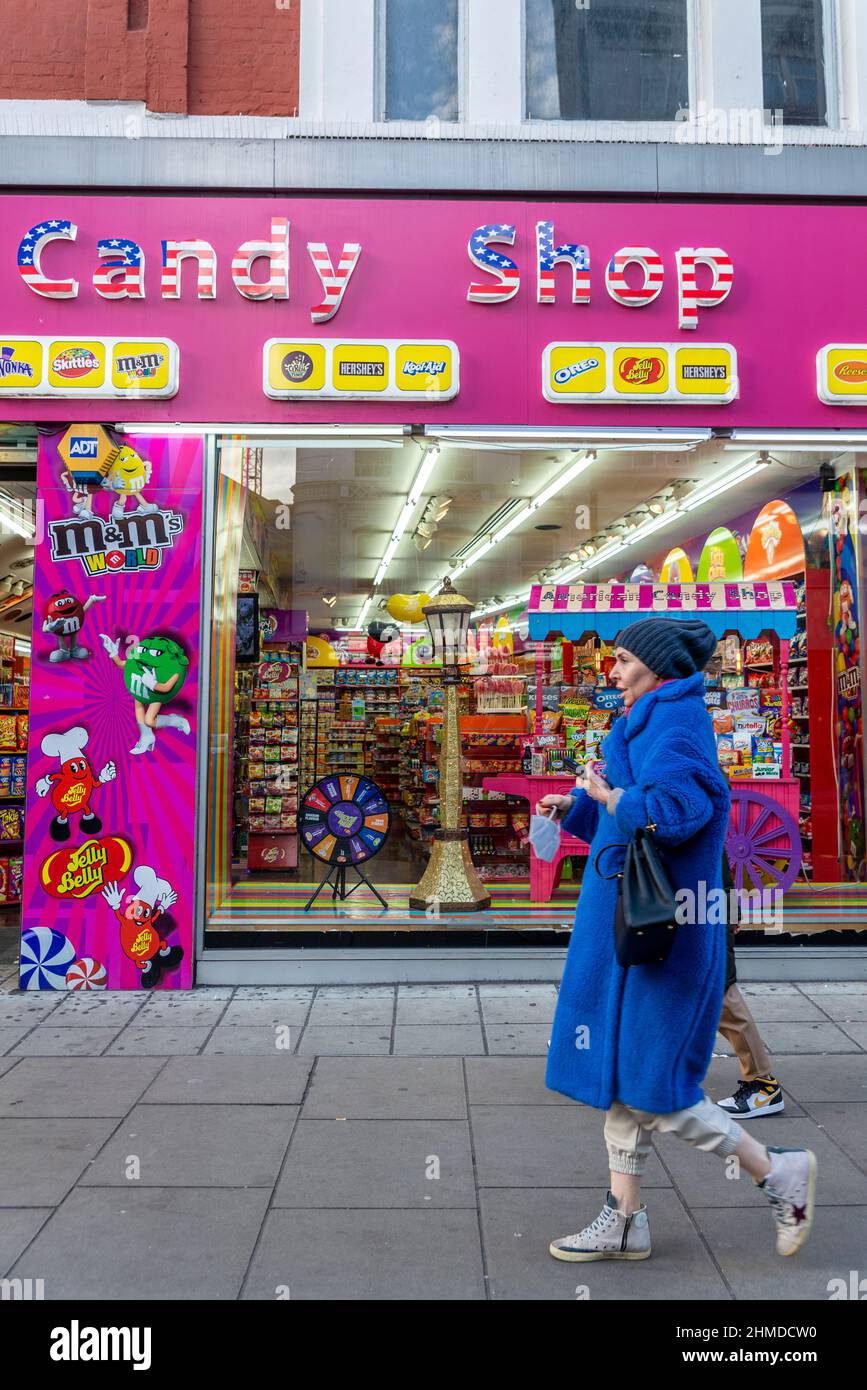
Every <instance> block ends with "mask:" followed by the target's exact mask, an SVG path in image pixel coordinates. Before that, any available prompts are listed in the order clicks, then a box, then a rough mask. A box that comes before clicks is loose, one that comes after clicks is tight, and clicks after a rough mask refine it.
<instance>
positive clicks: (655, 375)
mask: <svg viewBox="0 0 867 1390" xmlns="http://www.w3.org/2000/svg"><path fill="white" fill-rule="evenodd" d="M618 375H619V376H620V380H621V381H624V382H626V383H628V385H630V386H651V385H652V384H653V382H655V381H659V380H661V378H662V377H663V376H664V375H665V360H664V359H663V358H662V357H656V356H654V355H653V354H652V353H648V354H647V356H645V357H624V359H623V361H622V362H621V363H620V364H619V367H618Z"/></svg>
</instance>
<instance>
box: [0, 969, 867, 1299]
mask: <svg viewBox="0 0 867 1390" xmlns="http://www.w3.org/2000/svg"><path fill="white" fill-rule="evenodd" d="M0 973H2V972H0ZM744 992H745V994H748V996H749V999H750V1003H751V1005H752V1006H753V1007H754V1008H755V1012H756V1015H757V1018H758V1019H759V1024H760V1029H761V1031H762V1033H763V1035H764V1036H765V1038H766V1041H767V1043H768V1045H769V1046H770V1048H771V1050H772V1056H773V1063H774V1067H775V1069H776V1071H777V1072H778V1073H779V1075H780V1078H781V1080H782V1082H783V1086H784V1090H785V1095H786V1110H785V1112H784V1113H783V1114H782V1115H775V1116H769V1117H765V1118H763V1119H761V1120H755V1121H752V1122H751V1124H750V1132H751V1133H752V1134H754V1135H755V1136H756V1137H758V1138H760V1139H761V1140H763V1141H764V1142H769V1143H773V1144H783V1145H785V1144H795V1145H801V1144H808V1145H809V1146H810V1147H811V1148H813V1149H814V1150H815V1152H816V1153H817V1155H818V1157H819V1164H820V1167H819V1186H818V1193H817V1199H818V1208H817V1215H816V1220H815V1225H814V1230H813V1233H812V1235H811V1239H810V1241H809V1243H808V1245H807V1246H806V1247H805V1249H804V1250H803V1251H802V1252H800V1254H799V1255H798V1256H797V1257H795V1258H794V1259H789V1260H780V1259H779V1258H778V1257H777V1256H776V1255H775V1254H774V1251H773V1239H774V1237H773V1222H772V1219H771V1215H770V1212H769V1211H768V1210H767V1207H766V1203H765V1200H764V1197H763V1195H762V1194H761V1193H760V1192H759V1190H758V1189H757V1188H756V1187H755V1186H754V1184H753V1183H752V1182H751V1181H750V1180H749V1179H748V1178H746V1177H741V1178H740V1179H739V1180H731V1179H728V1178H727V1175H726V1172H725V1170H724V1168H723V1165H721V1164H720V1163H719V1160H717V1159H715V1158H713V1157H712V1156H710V1155H706V1154H702V1153H699V1152H697V1151H695V1150H693V1149H690V1148H688V1147H686V1146H684V1145H683V1144H680V1143H679V1142H678V1141H677V1140H675V1139H673V1138H671V1137H670V1136H660V1137H659V1138H658V1139H656V1140H655V1141H654V1152H653V1154H652V1156H651V1162H650V1166H649V1169H648V1173H647V1177H646V1179H645V1184H644V1199H645V1201H646V1203H647V1207H648V1211H649V1215H650V1221H651V1230H652V1233H653V1242H654V1253H653V1257H652V1258H651V1259H650V1260H648V1261H645V1262H642V1263H639V1264H634V1263H630V1264H621V1263H616V1264H615V1263H610V1262H600V1263H595V1264H592V1265H582V1266H576V1265H571V1264H563V1263H560V1262H557V1261H555V1260H552V1259H551V1257H550V1256H549V1254H548V1251H547V1246H548V1242H549V1241H550V1240H551V1239H552V1238H554V1237H557V1236H562V1235H568V1234H570V1233H571V1232H572V1231H575V1230H578V1229H580V1228H581V1226H582V1225H584V1224H586V1223H587V1222H588V1221H590V1220H592V1219H593V1217H594V1216H596V1215H597V1213H598V1211H599V1209H600V1207H601V1205H602V1201H603V1200H604V1196H605V1189H606V1186H607V1181H608V1179H607V1171H606V1156H605V1149H604V1144H603V1140H602V1123H603V1117H602V1115H601V1114H600V1113H599V1112H597V1111H594V1110H592V1109H589V1108H587V1107H585V1106H577V1105H575V1104H574V1103H573V1102H572V1101H571V1100H569V1099H568V1097H565V1096H562V1095H559V1094H557V1093H555V1092H552V1091H548V1090H547V1089H546V1087H545V1057H546V1051H547V1048H546V1043H547V1038H548V1036H549V1033H550V1019H551V1016H552V1014H553V1009H554V1007H555V1005H556V993H557V986H556V983H555V982H553V981H552V982H550V983H541V984H531V985H528V984H515V985H511V986H510V985H509V984H508V983H506V984H497V985H491V986H485V985H482V986H477V985H474V984H461V983H456V984H449V985H442V986H429V985H426V986H418V985H388V986H377V985H372V986H370V987H369V988H368V987H355V988H352V989H349V988H337V987H328V988H321V989H318V988H315V987H313V986H310V987H307V986H304V987H297V988H292V987H274V988H270V987H252V986H251V987H243V988H231V987H220V988H205V989H197V990H195V991H192V992H190V993H184V994H182V993H180V992H174V991H160V992H159V993H158V994H154V995H149V996H146V997H144V998H142V997H139V996H138V995H130V996H126V995H120V994H105V995H92V996H91V995H83V996H76V997H68V996H65V995H61V996H60V997H54V996H51V995H32V994H21V993H19V992H18V991H17V990H16V989H15V981H14V977H13V978H10V979H9V980H8V981H7V983H6V984H5V986H0V1277H20V1278H32V1279H42V1280H44V1284H45V1296H46V1298H48V1299H52V1298H54V1299H60V1298H78V1299H83V1300H114V1299H124V1298H136V1299H147V1298H151V1297H153V1296H154V1289H158V1290H159V1297H160V1298H163V1299H180V1300H183V1299H194V1298H205V1299H212V1300H237V1299H243V1300H249V1299H253V1300H261V1299H268V1300H271V1299H283V1298H287V1297H289V1298H293V1299H302V1300H308V1299H326V1300H338V1299H340V1300H370V1299H374V1300H381V1299H382V1300H385V1299H390V1300H401V1301H413V1300H418V1301H421V1300H449V1301H455V1300H457V1301H476V1300H485V1299H499V1300H510V1301H515V1300H542V1299H565V1300H569V1301H575V1300H576V1299H590V1300H591V1301H592V1300H593V1299H602V1300H606V1301H608V1300H624V1301H630V1300H634V1299H641V1300H646V1299H653V1300H657V1299H659V1300H671V1301H679V1300H683V1299H699V1300H704V1301H708V1302H720V1301H731V1300H738V1299H747V1298H758V1299H766V1300H768V1301H769V1302H774V1303H775V1302H778V1301H789V1300H802V1299H806V1300H824V1299H827V1298H828V1296H829V1288H830V1287H832V1281H833V1280H835V1279H841V1278H843V1279H847V1278H848V1277H849V1271H850V1270H859V1271H860V1272H861V1274H862V1275H865V1274H867V1235H865V1232H867V990H865V989H864V988H862V987H860V986H859V984H858V983H856V982H852V983H846V982H841V983H840V984H835V985H834V986H833V987H832V986H826V985H824V984H821V983H817V984H810V983H809V982H807V983H801V982H798V983H794V984H793V983H791V982H787V981H780V982H773V981H772V982H766V983H764V982H763V983H762V984H757V985H750V986H745V987H744ZM725 1051H727V1049H726V1050H725ZM718 1052H719V1053H720V1055H717V1056H715V1057H714V1059H713V1061H712V1063H711V1067H710V1070H709V1073H708V1080H707V1089H708V1092H709V1094H711V1095H712V1096H715V1097H717V1098H719V1097H721V1096H723V1095H725V1094H727V1093H729V1092H730V1091H731V1090H732V1089H733V1088H734V1085H735V1083H736V1081H737V1076H738V1072H737V1064H736V1062H735V1061H734V1059H733V1058H732V1057H731V1056H730V1055H725V1052H724V1044H723V1043H722V1040H720V1045H719V1048H718ZM420 1252H421V1253H420Z"/></svg>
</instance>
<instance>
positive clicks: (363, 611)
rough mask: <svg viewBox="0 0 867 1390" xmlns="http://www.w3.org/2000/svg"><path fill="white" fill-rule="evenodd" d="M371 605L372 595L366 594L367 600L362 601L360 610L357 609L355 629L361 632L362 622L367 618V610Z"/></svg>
mask: <svg viewBox="0 0 867 1390" xmlns="http://www.w3.org/2000/svg"><path fill="white" fill-rule="evenodd" d="M372 603H373V594H368V595H367V598H366V599H365V600H364V603H363V604H362V605H361V608H360V609H359V613H358V617H357V618H356V620H355V626H356V628H358V629H359V630H361V628H363V627H364V620H365V618H366V617H367V610H368V609H369V608H370V605H371V604H372Z"/></svg>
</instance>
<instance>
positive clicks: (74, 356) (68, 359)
mask: <svg viewBox="0 0 867 1390" xmlns="http://www.w3.org/2000/svg"><path fill="white" fill-rule="evenodd" d="M101 365H102V364H101V363H100V360H99V358H98V357H95V356H94V355H93V353H92V352H91V351H90V349H89V348H66V349H65V350H64V351H63V352H59V353H58V354H57V356H56V357H55V358H53V360H52V363H51V370H52V371H53V372H55V373H56V374H57V376H60V377H63V379H64V381H75V380H76V378H77V377H80V376H87V374H88V372H98V371H99V369H100V366H101Z"/></svg>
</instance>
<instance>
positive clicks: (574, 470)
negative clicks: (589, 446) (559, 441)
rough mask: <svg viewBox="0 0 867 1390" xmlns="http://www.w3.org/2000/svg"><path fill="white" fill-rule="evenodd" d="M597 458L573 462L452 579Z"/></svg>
mask: <svg viewBox="0 0 867 1390" xmlns="http://www.w3.org/2000/svg"><path fill="white" fill-rule="evenodd" d="M595 458H596V455H595V453H593V452H592V451H591V452H588V453H585V454H583V455H582V456H581V458H578V459H575V460H573V462H572V463H571V464H570V465H569V467H568V468H565V469H564V470H563V472H562V473H559V474H558V475H557V477H556V478H555V479H554V481H553V482H551V483H547V484H546V485H545V487H543V488H542V490H541V492H537V493H536V496H535V497H531V498H530V501H529V502H528V503H527V506H526V507H522V508H521V510H520V511H518V512H515V514H514V515H513V516H510V517H509V519H508V521H505V522H504V523H503V525H502V526H501V527H499V529H498V530H496V531H494V532H493V534H492V535H490V536H489V537H488V538H487V540H486V541H484V543H483V544H482V545H480V546H479V548H478V550H474V551H473V552H472V554H471V555H468V556H467V557H466V559H465V560H463V561H462V562H461V564H460V565H459V566H458V568H457V569H455V570H453V571H452V578H454V577H455V576H456V575H459V574H463V573H464V571H465V570H468V569H469V568H470V565H474V564H475V563H476V561H477V560H481V558H482V556H483V555H487V554H488V552H489V551H490V550H491V549H492V548H493V547H494V546H495V545H498V544H499V543H500V541H502V540H504V539H505V538H506V536H508V535H510V533H511V532H512V531H514V530H515V529H516V527H518V526H520V525H521V524H522V522H524V521H527V520H528V518H529V517H531V516H534V515H535V513H536V512H537V511H539V509H540V507H544V505H545V503H546V502H550V500H551V498H552V497H556V496H557V493H558V492H562V491H563V489H564V487H568V486H569V484H570V483H571V482H574V481H575V479H576V478H577V477H579V475H580V474H581V473H583V472H584V471H585V469H587V468H589V467H590V465H591V463H593V462H594V460H595Z"/></svg>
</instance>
